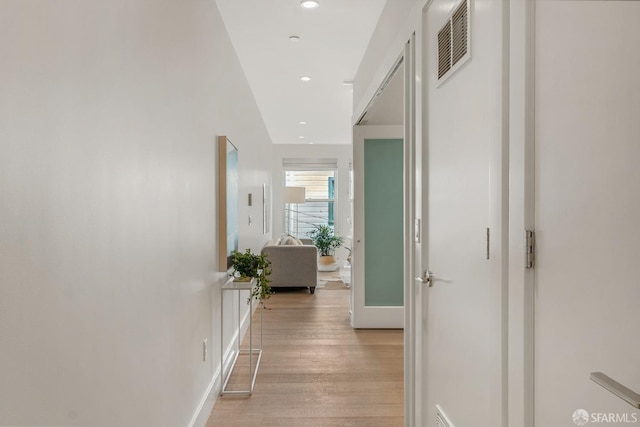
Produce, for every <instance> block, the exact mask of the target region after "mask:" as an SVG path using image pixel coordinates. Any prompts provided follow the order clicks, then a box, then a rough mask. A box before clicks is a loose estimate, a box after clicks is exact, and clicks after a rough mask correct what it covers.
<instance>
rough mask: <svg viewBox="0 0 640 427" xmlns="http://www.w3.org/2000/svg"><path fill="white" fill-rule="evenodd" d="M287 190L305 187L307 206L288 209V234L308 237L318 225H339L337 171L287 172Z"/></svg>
mask: <svg viewBox="0 0 640 427" xmlns="http://www.w3.org/2000/svg"><path fill="white" fill-rule="evenodd" d="M285 186H287V187H304V188H305V202H304V203H288V204H286V206H285V215H284V217H285V228H284V230H285V232H286V233H289V234H291V235H293V236H297V237H306V236H307V233H308V232H310V231H311V230H313V229H314V226H315V225H329V226H331V227H333V226H334V225H335V169H332V170H286V171H285Z"/></svg>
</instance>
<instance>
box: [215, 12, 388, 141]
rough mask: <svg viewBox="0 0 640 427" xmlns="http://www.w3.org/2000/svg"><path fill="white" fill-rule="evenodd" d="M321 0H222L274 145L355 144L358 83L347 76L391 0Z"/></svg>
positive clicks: (237, 50)
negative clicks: (304, 0) (313, 4)
mask: <svg viewBox="0 0 640 427" xmlns="http://www.w3.org/2000/svg"><path fill="white" fill-rule="evenodd" d="M319 2H320V7H318V8H315V9H303V8H302V7H300V1H299V0H244V1H241V0H217V4H218V7H219V9H220V13H221V14H222V18H223V20H224V23H225V25H226V27H227V30H228V32H229V35H230V37H231V41H232V43H233V45H234V47H235V49H236V52H237V54H238V57H239V59H240V63H241V65H242V68H243V69H244V72H245V74H246V76H247V79H248V80H249V85H250V86H251V89H252V91H253V93H254V96H255V98H256V102H257V104H258V108H259V109H260V112H261V113H262V116H263V118H264V121H265V124H266V126H267V130H268V132H269V135H270V136H271V140H272V142H273V143H274V144H309V143H314V144H350V143H351V133H352V131H351V116H352V114H353V100H352V98H353V88H352V86H350V85H345V84H344V82H345V81H352V80H353V78H354V76H355V74H356V71H357V69H358V66H359V65H360V61H361V59H362V56H363V55H364V52H365V49H366V47H367V45H368V43H369V39H370V38H371V35H372V34H373V30H374V29H375V27H376V24H377V22H378V19H379V17H380V13H381V12H382V9H383V7H384V4H385V0H319ZM292 35H295V36H298V37H299V40H298V41H297V42H293V41H290V39H289V37H290V36H292ZM302 76H309V77H311V81H308V82H303V81H301V80H300V77H302ZM300 122H306V124H300ZM301 137H303V138H301Z"/></svg>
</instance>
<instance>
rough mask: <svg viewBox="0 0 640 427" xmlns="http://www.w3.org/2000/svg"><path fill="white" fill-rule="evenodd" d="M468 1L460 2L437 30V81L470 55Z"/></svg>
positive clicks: (447, 75)
mask: <svg viewBox="0 0 640 427" xmlns="http://www.w3.org/2000/svg"><path fill="white" fill-rule="evenodd" d="M469 1H470V0H463V1H462V2H460V4H459V5H458V6H457V7H456V8H455V9H454V10H453V12H452V13H451V15H449V17H448V18H447V22H446V23H445V24H444V25H443V27H442V28H441V29H440V31H438V81H439V82H440V83H441V82H443V81H444V80H446V79H447V78H448V77H449V76H450V75H451V74H453V72H454V71H455V70H456V69H457V68H459V66H460V65H462V64H463V63H464V62H465V60H467V59H468V58H469V56H470V55H469V53H470V49H469ZM456 65H458V66H456Z"/></svg>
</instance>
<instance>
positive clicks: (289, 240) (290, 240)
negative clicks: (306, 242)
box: [278, 236, 302, 246]
mask: <svg viewBox="0 0 640 427" xmlns="http://www.w3.org/2000/svg"><path fill="white" fill-rule="evenodd" d="M278 245H288V246H300V245H302V242H301V241H300V240H298V239H296V238H295V237H293V236H282V237H281V238H280V241H279V242H278Z"/></svg>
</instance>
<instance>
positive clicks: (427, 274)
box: [416, 270, 453, 288]
mask: <svg viewBox="0 0 640 427" xmlns="http://www.w3.org/2000/svg"><path fill="white" fill-rule="evenodd" d="M416 282H420V283H422V284H424V285H427V286H428V287H430V288H432V287H433V285H435V282H445V283H452V282H453V280H451V279H445V278H444V277H441V276H436V275H435V274H433V272H431V271H429V270H425V271H424V273H422V277H416Z"/></svg>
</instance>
